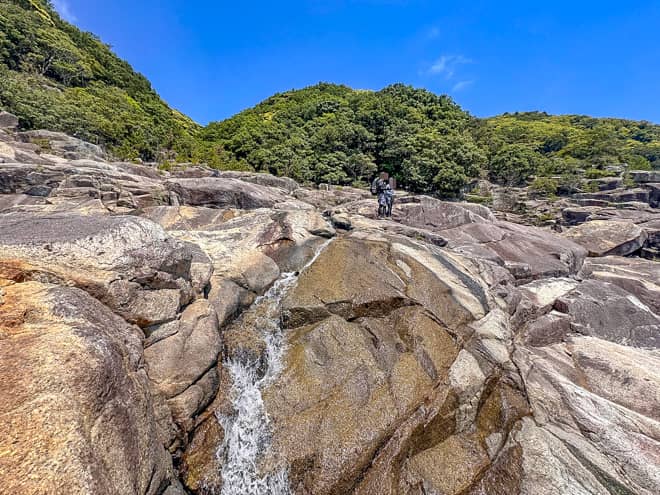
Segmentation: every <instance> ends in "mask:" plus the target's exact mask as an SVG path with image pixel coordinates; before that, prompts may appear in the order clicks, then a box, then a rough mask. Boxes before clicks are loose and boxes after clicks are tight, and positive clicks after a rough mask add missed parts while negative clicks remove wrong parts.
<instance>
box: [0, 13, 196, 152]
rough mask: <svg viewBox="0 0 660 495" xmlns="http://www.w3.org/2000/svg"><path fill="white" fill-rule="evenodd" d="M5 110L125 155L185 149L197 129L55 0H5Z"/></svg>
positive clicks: (1, 93)
mask: <svg viewBox="0 0 660 495" xmlns="http://www.w3.org/2000/svg"><path fill="white" fill-rule="evenodd" d="M0 108H4V109H5V110H7V111H9V112H12V113H14V114H16V115H18V116H19V117H20V119H21V127H23V128H43V129H50V130H59V131H63V132H66V133H68V134H71V135H74V136H77V137H80V138H82V139H85V140H87V141H91V142H94V143H98V144H102V145H104V146H106V147H107V148H109V149H110V150H111V151H113V152H114V153H115V154H116V155H118V156H120V157H122V158H138V157H139V158H143V159H148V160H151V159H156V158H157V154H158V151H159V150H162V149H169V150H171V149H175V150H176V149H178V150H184V152H185V151H187V150H188V149H189V148H190V146H191V145H192V135H193V133H194V132H195V131H196V127H197V126H196V125H195V124H194V123H193V122H192V121H191V120H190V119H189V118H188V117H186V116H184V115H183V114H181V113H179V112H176V111H174V110H172V109H170V108H169V107H168V106H167V105H166V104H165V103H164V102H163V101H162V100H161V99H160V98H159V96H158V95H157V94H156V92H155V91H154V90H153V89H152V87H151V84H150V83H149V81H148V80H147V79H146V78H145V77H143V76H142V75H140V74H138V73H136V72H135V71H134V70H133V69H132V68H131V66H130V65H129V64H128V63H127V62H125V61H123V60H121V59H119V58H118V57H117V56H115V55H114V54H113V53H112V51H111V50H110V48H109V47H108V46H107V45H105V44H104V43H102V42H101V41H100V40H99V39H98V38H97V37H96V36H94V35H93V34H90V33H84V32H82V31H80V30H79V29H78V28H76V27H75V26H72V25H71V24H69V23H67V22H65V21H63V20H62V19H61V18H60V17H59V15H58V14H57V13H56V12H55V10H54V9H53V7H52V5H51V3H50V2H49V1H48V0H0Z"/></svg>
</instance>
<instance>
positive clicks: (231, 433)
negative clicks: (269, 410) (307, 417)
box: [216, 241, 330, 495]
mask: <svg viewBox="0 0 660 495" xmlns="http://www.w3.org/2000/svg"><path fill="white" fill-rule="evenodd" d="M329 242H330V241H328V242H326V243H324V244H323V245H322V246H321V247H320V249H318V250H317V252H316V254H315V256H314V257H313V258H312V259H311V260H310V261H309V262H308V263H307V264H306V265H305V267H304V268H303V269H302V270H301V272H302V271H303V270H304V269H305V268H307V267H308V266H310V265H311V264H312V263H313V262H314V261H315V260H316V258H318V256H319V255H320V254H321V252H322V251H323V249H324V248H325V247H326V246H327V245H328V243H329ZM297 279H298V274H297V273H284V274H283V275H282V276H281V277H280V278H279V279H278V280H277V281H276V282H275V283H274V284H273V286H272V287H271V288H270V290H268V292H266V293H265V294H264V295H263V296H260V297H259V298H257V300H256V301H255V302H254V304H253V305H252V306H251V307H250V309H248V310H247V311H246V313H244V315H243V317H245V316H246V315H247V314H248V313H252V314H253V315H255V316H256V317H255V319H254V321H255V327H256V328H257V330H258V331H259V333H260V335H261V337H262V338H263V340H264V342H265V344H266V356H265V362H266V372H265V374H264V376H263V377H261V378H260V377H259V373H258V369H259V363H257V362H242V361H240V360H228V361H225V363H224V366H225V368H226V369H227V370H228V371H229V373H230V375H231V377H232V380H233V385H232V390H231V394H232V403H233V406H234V410H235V415H234V416H230V417H220V418H218V420H219V421H220V423H221V425H222V427H223V429H224V431H225V439H224V442H223V443H222V445H220V447H219V448H218V451H217V453H216V455H217V456H218V457H219V458H221V459H222V460H223V466H222V479H223V484H222V492H221V494H220V495H290V494H291V489H290V487H289V477H288V472H287V471H286V470H281V471H279V472H276V473H271V474H269V475H267V476H263V477H262V476H261V475H260V473H259V467H258V461H259V459H260V457H261V456H262V455H263V453H264V452H265V451H266V449H267V448H268V446H269V443H270V422H269V419H268V415H267V414H266V409H265V407H264V403H263V399H262V397H261V391H262V389H263V388H264V387H266V386H267V385H268V384H270V383H272V381H274V380H275V378H276V377H277V376H278V375H279V373H280V372H281V370H282V364H283V363H282V358H283V356H284V352H285V339H284V335H283V332H282V327H281V311H280V305H281V301H282V299H283V297H284V296H285V295H286V293H287V291H288V290H289V288H291V287H292V286H293V285H294V284H295V282H296V280H297Z"/></svg>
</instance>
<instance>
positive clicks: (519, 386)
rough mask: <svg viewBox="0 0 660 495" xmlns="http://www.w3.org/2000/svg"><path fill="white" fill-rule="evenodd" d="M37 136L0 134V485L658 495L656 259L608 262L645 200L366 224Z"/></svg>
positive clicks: (292, 199)
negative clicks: (566, 224) (542, 212)
mask: <svg viewBox="0 0 660 495" xmlns="http://www.w3.org/2000/svg"><path fill="white" fill-rule="evenodd" d="M42 135H43V136H44V138H43V139H48V140H51V141H52V142H53V146H51V150H52V154H51V153H42V154H39V153H37V151H36V150H35V149H33V148H31V147H29V146H26V143H23V142H22V141H20V140H19V139H18V137H17V136H15V135H14V134H12V131H8V132H3V135H2V140H1V144H2V146H1V147H0V155H1V158H2V159H1V160H0V378H2V380H0V423H1V425H0V426H2V431H3V432H5V434H4V435H1V436H0V470H1V472H2V473H3V474H4V478H3V487H4V488H5V491H7V492H8V493H12V494H34V493H74V494H88V493H94V494H102V495H103V494H108V495H110V494H122V495H123V494H139V495H144V494H149V495H151V494H153V495H162V494H165V495H184V494H186V493H188V494H204V495H261V494H266V493H271V494H275V495H289V494H292V495H294V494H295V495H317V494H318V495H339V494H341V495H345V494H357V495H375V494H378V495H380V494H388V495H429V494H441V495H450V494H451V495H491V494H501V495H504V494H506V495H539V494H540V495H545V494H547V495H551V494H552V495H555V494H558V493H561V494H563V493H567V494H569V493H570V494H584V495H591V494H603V495H612V494H617V495H630V494H635V495H655V494H657V493H660V478H659V475H658V473H660V426H659V425H660V423H659V421H660V417H659V416H658V411H660V394H659V392H658V391H659V390H660V374H659V371H658V370H660V354H659V351H658V347H659V346H660V342H659V340H658V335H660V318H659V317H658V297H657V296H658V293H659V292H658V291H659V289H658V284H659V281H658V280H659V279H658V269H657V267H656V265H657V263H654V262H653V261H647V260H642V259H639V258H630V257H622V256H620V255H621V254H626V253H627V252H629V251H630V249H640V248H639V246H640V245H641V244H643V243H644V246H647V247H648V246H651V248H653V246H655V244H653V242H654V237H653V236H654V233H655V231H654V230H653V225H652V221H649V218H650V217H652V216H653V215H654V213H653V212H647V211H645V212H644V215H646V216H645V217H644V218H643V219H642V220H643V221H641V220H640V222H638V223H639V225H640V226H639V228H637V227H635V225H632V226H631V225H627V226H626V229H627V230H625V231H621V232H619V231H616V229H615V230H612V224H613V223H616V222H611V221H608V222H606V224H597V223H594V225H591V226H589V228H587V227H582V228H581V229H580V230H577V231H574V232H573V233H571V234H570V235H565V236H560V235H557V234H555V233H553V232H550V231H548V230H542V229H538V228H535V227H531V226H527V225H519V224H513V223H509V222H505V221H501V220H498V219H496V218H495V217H494V216H493V214H492V213H491V212H490V210H488V209H487V208H484V207H482V206H478V205H469V204H466V203H458V202H455V203H447V202H443V201H439V200H436V199H433V198H429V197H418V196H405V197H400V198H399V199H400V201H399V202H398V203H397V205H396V207H395V214H394V218H393V220H391V221H390V220H381V221H379V220H376V219H374V216H375V203H374V200H373V198H372V197H371V196H370V195H369V193H368V192H367V191H361V190H358V189H351V188H344V189H335V188H331V187H327V188H325V189H323V190H316V189H309V188H305V187H300V186H299V185H298V184H296V183H295V182H293V181H291V180H288V179H282V178H276V177H272V176H269V175H266V174H256V173H218V172H217V171H213V170H209V169H205V168H189V169H187V170H183V171H178V172H176V173H173V174H169V173H165V172H160V171H158V170H156V169H155V168H154V167H150V166H147V165H135V164H127V163H113V162H109V161H106V157H105V156H104V155H103V154H102V153H101V152H100V151H99V150H98V149H96V148H95V147H93V146H86V145H85V143H79V142H77V141H69V140H67V139H66V137H63V136H62V135H59V134H58V135H51V134H47V133H46V134H42ZM71 146H75V151H74V152H75V153H77V154H76V155H75V156H74V155H67V153H71V152H72V151H70V150H69V151H62V150H63V149H64V148H63V147H66V148H67V149H69V148H71ZM626 211H627V210H617V212H618V214H617V217H616V218H617V219H618V220H621V219H624V220H626V221H629V223H630V224H634V223H635V221H637V220H639V219H637V220H635V219H634V218H632V217H630V218H628V216H626ZM578 213H580V212H578ZM582 213H583V212H582ZM599 214H602V212H600V213H599ZM590 215H591V214H590ZM591 216H593V215H591ZM590 218H591V217H590V216H587V217H584V218H582V219H581V220H580V222H576V223H582V225H587V226H588V225H589V223H590V222H591V220H590ZM593 219H596V220H598V219H600V220H607V219H606V218H601V217H596V216H594V217H593ZM609 220H611V219H609ZM584 222H586V223H584ZM605 227H607V228H605ZM640 229H641V230H640ZM656 230H657V229H656ZM642 249H646V248H642ZM653 249H654V248H653ZM636 252H637V251H636ZM601 254H608V256H600V255H601ZM588 255H590V257H587V256H588ZM0 491H2V490H0ZM3 493H4V492H3Z"/></svg>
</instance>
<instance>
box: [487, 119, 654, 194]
mask: <svg viewBox="0 0 660 495" xmlns="http://www.w3.org/2000/svg"><path fill="white" fill-rule="evenodd" d="M475 136H476V138H477V141H478V142H479V144H480V146H481V147H482V148H484V149H485V150H487V153H488V156H489V163H490V166H489V171H490V176H491V179H493V180H495V181H496V182H499V183H501V184H506V185H520V184H522V183H524V182H525V181H526V180H527V178H528V177H529V176H531V175H534V176H543V177H549V176H558V175H559V176H562V182H563V181H566V180H569V179H570V176H575V175H576V174H578V173H580V172H581V171H582V170H585V173H584V175H585V177H586V178H590V179H595V178H599V177H607V176H612V175H618V174H617V173H614V172H612V171H610V170H607V167H610V166H621V167H622V168H628V169H631V170H637V169H643V170H644V169H646V170H648V169H652V168H660V126H658V125H654V124H651V123H649V122H644V121H642V122H636V121H631V120H623V119H597V118H592V117H585V116H580V115H561V116H554V115H548V114H546V113H543V112H527V113H515V114H504V115H500V116H498V117H493V118H490V119H484V120H481V121H480V122H479V127H478V129H477V130H476V131H475ZM564 176H566V178H564ZM560 189H561V184H560Z"/></svg>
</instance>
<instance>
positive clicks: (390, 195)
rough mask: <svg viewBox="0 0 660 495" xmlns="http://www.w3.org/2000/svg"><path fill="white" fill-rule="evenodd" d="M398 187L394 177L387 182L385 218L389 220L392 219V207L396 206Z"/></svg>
mask: <svg viewBox="0 0 660 495" xmlns="http://www.w3.org/2000/svg"><path fill="white" fill-rule="evenodd" d="M395 186H396V180H394V177H390V179H389V181H388V182H387V187H386V188H385V200H386V201H387V211H386V212H385V216H386V217H387V218H392V207H393V206H394V188H395Z"/></svg>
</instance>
